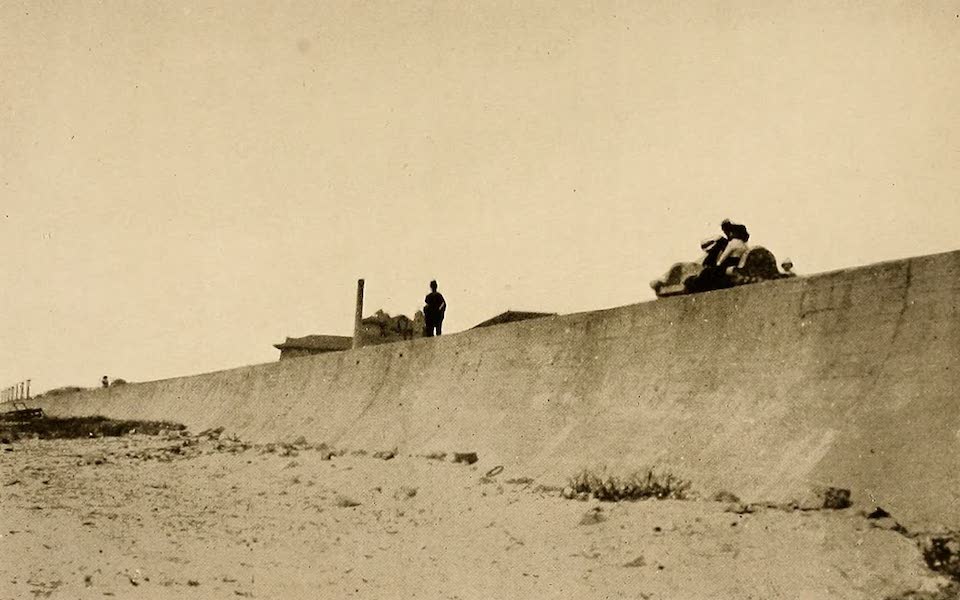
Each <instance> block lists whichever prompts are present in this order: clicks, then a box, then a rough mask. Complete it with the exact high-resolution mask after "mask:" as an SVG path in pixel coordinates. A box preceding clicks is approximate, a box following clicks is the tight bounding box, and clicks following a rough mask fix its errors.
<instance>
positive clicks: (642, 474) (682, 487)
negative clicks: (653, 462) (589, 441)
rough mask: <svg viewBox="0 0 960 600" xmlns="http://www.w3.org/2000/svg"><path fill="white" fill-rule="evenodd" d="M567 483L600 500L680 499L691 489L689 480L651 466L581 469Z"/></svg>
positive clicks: (577, 491)
mask: <svg viewBox="0 0 960 600" xmlns="http://www.w3.org/2000/svg"><path fill="white" fill-rule="evenodd" d="M568 485H569V487H570V488H571V489H572V491H573V493H574V494H576V495H580V494H589V495H591V496H593V497H594V498H596V499H597V500H601V501H603V502H619V501H622V500H644V499H647V498H656V499H658V500H666V499H673V500H683V499H685V498H686V497H687V493H688V492H689V490H690V482H689V481H686V480H684V479H681V478H679V477H677V476H675V475H673V474H672V473H667V472H662V473H658V472H657V471H655V470H653V469H646V470H640V471H634V472H633V473H630V474H629V475H626V476H618V475H611V474H609V473H607V472H606V470H601V471H599V472H596V471H591V470H590V469H584V470H582V471H580V472H579V473H577V474H576V475H574V476H573V477H571V478H570V479H569V481H568Z"/></svg>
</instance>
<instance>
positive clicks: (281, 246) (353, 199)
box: [0, 0, 960, 392]
mask: <svg viewBox="0 0 960 600" xmlns="http://www.w3.org/2000/svg"><path fill="white" fill-rule="evenodd" d="M958 73H960V2H958V1H952V2H936V1H929V2H889V1H878V2H835V1H830V2H803V3H800V2H785V1H781V0H775V1H770V0H760V1H756V2H738V1H732V2H725V1H724V2H712V1H705V0H693V1H691V2H685V3H675V2H656V1H652V2H633V1H630V2H602V1H597V2H585V3H576V4H575V3H557V2H555V1H550V2H540V1H524V2H502V1H497V0H491V1H484V2H473V3H466V2H417V1H405V2H363V3H359V2H329V1H317V0H311V1H296V0H289V1H276V2H260V1H256V2H254V1H245V0H231V1H227V0H218V1H215V2H211V1H205V0H201V1H196V2H177V1H172V2H163V3H134V2H121V1H111V2H107V1H104V2H93V1H83V2H81V1H72V0H71V1H64V2H45V1H42V0H41V1H36V2H17V1H7V2H3V3H2V4H0V285H2V288H3V292H2V294H0V387H6V386H7V385H13V384H15V383H17V382H19V381H22V380H25V379H27V378H30V379H32V390H33V391H34V392H37V391H42V390H44V389H48V388H54V387H58V386H64V385H81V386H94V385H97V383H98V381H99V379H100V377H101V376H102V375H103V374H108V375H109V376H111V377H122V378H124V379H127V380H130V381H146V380H152V379H160V378H166V377H173V376H177V375H186V374H192V373H199V372H207V371H212V370H218V369H224V368H230V367H235V366H240V365H245V364H252V363H261V362H269V361H272V360H276V358H277V356H278V351H277V350H275V349H274V348H273V347H272V345H273V344H275V343H278V342H281V341H283V340H284V338H285V337H286V336H301V335H307V334H315V333H325V334H340V335H350V334H351V332H352V324H353V313H354V297H355V286H356V280H357V279H358V278H360V277H363V278H365V279H366V301H365V302H366V310H365V313H366V314H371V313H373V312H374V311H375V310H376V309H378V308H382V309H384V310H386V311H387V312H389V313H391V314H395V313H398V312H399V313H405V314H408V315H411V314H412V313H413V312H414V311H415V310H417V309H418V308H420V307H421V306H422V303H423V297H424V295H425V294H426V293H427V292H428V291H429V290H428V287H427V283H428V282H429V281H430V280H431V279H436V280H437V281H438V282H439V284H440V291H441V292H443V293H444V295H445V297H446V298H447V302H448V306H449V309H448V313H447V319H446V321H445V323H444V331H445V334H446V333H451V332H456V331H460V330H464V329H467V328H469V327H472V326H473V325H475V324H476V323H478V322H480V321H483V320H485V319H487V318H489V317H492V316H494V315H496V314H498V313H500V312H502V311H504V310H507V309H513V310H534V311H546V312H559V313H570V312H578V311H585V310H593V309H601V308H608V307H613V306H620V305H625V304H631V303H636V302H644V301H651V300H653V294H652V292H651V291H650V289H649V281H650V280H651V279H654V278H657V277H659V276H660V275H661V274H662V273H663V272H664V271H666V270H667V268H668V267H669V266H670V265H671V264H672V263H674V262H676V261H680V260H694V259H696V258H697V257H698V255H699V242H700V240H701V239H703V238H705V237H707V236H709V235H713V234H715V233H718V232H719V223H720V221H721V220H722V219H724V218H731V219H733V220H735V221H739V222H743V223H745V224H747V226H748V227H749V229H750V232H751V235H752V237H751V243H756V244H759V245H763V246H766V247H767V248H769V249H770V250H771V251H773V252H774V253H775V254H776V255H777V256H778V257H780V258H783V257H786V256H789V257H790V258H792V259H793V262H794V263H795V265H796V270H797V271H798V272H800V273H801V274H809V273H815V272H821V271H826V270H833V269H841V268H846V267H850V266H856V265H862V264H868V263H872V262H877V261H883V260H890V259H896V258H902V257H907V256H915V255H921V254H930V253H935V252H942V251H948V250H955V249H958V247H960V243H958V242H957V240H958V239H960V235H958V230H960V169H958V166H960V76H958Z"/></svg>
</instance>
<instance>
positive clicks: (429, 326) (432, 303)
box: [423, 281, 447, 337]
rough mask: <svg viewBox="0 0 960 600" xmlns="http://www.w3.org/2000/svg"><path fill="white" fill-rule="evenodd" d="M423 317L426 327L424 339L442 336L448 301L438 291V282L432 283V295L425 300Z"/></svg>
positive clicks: (428, 295)
mask: <svg viewBox="0 0 960 600" xmlns="http://www.w3.org/2000/svg"><path fill="white" fill-rule="evenodd" d="M423 301H424V307H423V317H424V320H425V321H426V326H425V327H424V328H423V337H433V336H434V331H436V335H440V334H441V331H442V329H443V316H444V314H445V313H446V312H447V301H446V300H444V299H443V294H441V293H440V292H438V291H437V282H436V281H431V282H430V293H429V294H427V297H426V298H424V300H423Z"/></svg>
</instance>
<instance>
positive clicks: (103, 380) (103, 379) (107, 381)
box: [100, 375, 110, 388]
mask: <svg viewBox="0 0 960 600" xmlns="http://www.w3.org/2000/svg"><path fill="white" fill-rule="evenodd" d="M100 385H102V386H103V387H105V388H107V387H110V378H109V377H107V376H106V375H104V376H103V377H101V378H100Z"/></svg>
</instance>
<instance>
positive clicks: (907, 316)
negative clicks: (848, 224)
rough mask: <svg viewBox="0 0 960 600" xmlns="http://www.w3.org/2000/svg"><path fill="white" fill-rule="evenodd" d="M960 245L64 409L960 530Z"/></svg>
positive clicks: (93, 397)
mask: <svg viewBox="0 0 960 600" xmlns="http://www.w3.org/2000/svg"><path fill="white" fill-rule="evenodd" d="M958 355H960V252H952V253H948V254H941V255H935V256H927V257H920V258H914V259H909V260H903V261H896V262H890V263H884V264H879V265H873V266H869V267H864V268H858V269H853V270H849V271H842V272H835V273H827V274H823V275H817V276H814V277H809V278H798V279H791V280H782V281H776V282H769V283H762V284H756V285H750V286H744V287H740V288H736V289H732V290H726V291H719V292H712V293H708V294H700V295H695V296H684V297H677V298H670V299H663V300H657V301H653V302H647V303H644V304H638V305H633V306H626V307H622V308H616V309H611V310H605V311H598V312H590V313H582V314H575V315H567V316H560V317H550V318H544V319H538V320H534V321H526V322H520V323H513V324H508V325H502V326H498V327H492V328H486V329H480V330H471V331H467V332H464V333H461V334H457V335H450V336H444V337H441V338H435V339H422V340H415V341H412V342H401V343H397V344H389V345H385V346H377V347H372V348H363V349H360V350H356V351H348V352H340V353H334V354H327V355H320V356H313V357H304V358H298V359H293V360H286V361H283V362H277V363H270V364H264V365H256V366H250V367H243V368H239V369H233V370H229V371H221V372H216V373H208V374H203V375H196V376H192V377H183V378H177V379H169V380H163V381H155V382H149V383H141V384H131V385H127V386H124V387H120V388H111V389H109V390H97V391H92V392H86V393H81V394H77V395H74V396H70V397H67V398H64V399H60V400H51V401H49V402H46V403H44V404H43V407H44V408H45V409H46V410H47V411H48V413H49V414H74V415H78V414H103V415H106V416H110V417H116V418H139V419H168V420H175V421H178V422H182V423H185V424H186V425H188V426H189V427H190V428H191V429H192V430H194V431H198V430H201V429H204V428H209V427H215V426H223V427H226V428H227V430H228V431H230V432H234V433H236V434H238V435H240V436H241V437H242V438H246V439H252V440H255V441H276V440H281V439H294V438H296V437H298V436H300V435H303V436H305V437H306V438H307V439H308V440H310V441H315V442H320V441H324V442H328V443H331V444H333V445H335V446H339V447H344V448H351V449H354V448H365V449H370V450H376V449H385V448H392V447H398V448H399V449H400V450H401V451H405V452H427V451H434V450H441V451H457V450H461V451H468V450H469V451H476V452H478V453H479V454H480V457H481V460H483V461H484V462H483V464H484V465H491V466H492V465H495V464H503V465H505V466H506V467H507V468H508V469H509V470H510V473H511V475H513V476H520V475H527V476H533V477H539V478H541V480H547V481H554V482H560V481H562V480H564V479H565V478H566V477H567V476H568V475H570V474H572V473H573V472H574V471H575V470H577V469H578V468H579V467H582V466H592V465H607V466H609V467H611V468H614V469H629V468H634V467H640V466H644V465H659V466H665V467H668V468H670V469H672V470H675V471H676V472H678V473H680V474H683V475H685V476H686V477H688V478H690V479H692V480H693V482H694V485H695V487H696V488H697V489H699V490H702V491H705V492H712V491H715V490H718V489H726V490H729V491H731V492H734V493H736V494H738V495H739V496H741V497H742V498H744V499H746V500H774V501H782V500H787V499H790V498H791V497H795V496H796V495H797V494H800V493H802V492H803V491H805V490H807V489H808V488H809V486H811V485H833V486H839V487H845V488H851V489H852V490H853V496H854V501H855V502H856V503H858V504H863V505H867V504H877V505H880V506H883V507H884V508H886V509H887V510H888V511H890V512H891V513H892V514H893V515H894V516H895V517H897V518H898V519H900V520H901V521H902V522H904V523H905V524H911V525H914V526H918V527H923V528H935V527H938V526H951V527H960V508H958V507H960V469H958V467H960V393H958V391H957V390H958V389H960V359H958Z"/></svg>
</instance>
